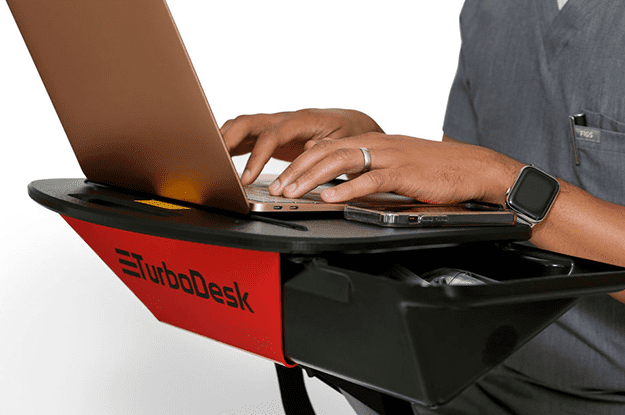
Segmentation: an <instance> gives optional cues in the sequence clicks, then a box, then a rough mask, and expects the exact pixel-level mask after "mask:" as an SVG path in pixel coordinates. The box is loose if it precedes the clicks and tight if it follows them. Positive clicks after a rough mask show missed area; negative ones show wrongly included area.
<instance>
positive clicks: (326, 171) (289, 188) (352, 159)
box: [283, 148, 364, 198]
mask: <svg viewBox="0 0 625 415" xmlns="http://www.w3.org/2000/svg"><path fill="white" fill-rule="evenodd" d="M361 158H362V152H361V151H360V149H357V148H338V149H337V150H334V151H332V152H330V153H329V154H328V155H327V156H325V157H323V158H321V159H319V161H318V162H317V163H316V164H315V165H314V166H312V168H308V169H304V170H303V171H302V173H301V174H299V175H298V176H297V177H296V178H295V179H294V180H293V179H291V180H292V181H291V183H290V184H288V185H286V186H285V187H284V190H283V194H284V195H285V196H287V197H293V198H296V197H300V196H302V195H304V194H305V193H307V192H309V191H311V190H312V189H314V188H315V187H317V186H318V185H320V184H323V183H327V182H329V181H330V180H332V179H335V178H336V177H338V176H340V175H341V174H344V173H355V172H360V171H362V168H363V163H364V161H363V160H361Z"/></svg>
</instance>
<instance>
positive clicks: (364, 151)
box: [360, 147, 371, 174]
mask: <svg viewBox="0 0 625 415" xmlns="http://www.w3.org/2000/svg"><path fill="white" fill-rule="evenodd" d="M360 151H362V155H363V156H365V167H364V168H363V169H362V171H361V172H360V174H363V173H366V172H368V171H369V170H370V169H371V153H370V152H369V149H367V148H364V147H360Z"/></svg>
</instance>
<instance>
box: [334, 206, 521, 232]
mask: <svg viewBox="0 0 625 415" xmlns="http://www.w3.org/2000/svg"><path fill="white" fill-rule="evenodd" d="M343 214H344V216H345V219H348V220H354V221H358V222H365V223H372V224H374V225H379V226H389V227H407V228H408V227H415V228H419V227H427V228H432V227H444V226H492V225H514V224H515V222H516V214H515V213H514V212H512V211H511V210H508V209H505V208H504V207H503V206H501V205H494V204H490V203H488V204H487V203H481V202H465V203H460V204H454V205H429V204H416V205H410V206H408V205H403V206H393V207H384V208H371V207H360V206H353V205H348V206H346V207H345V209H344V210H343Z"/></svg>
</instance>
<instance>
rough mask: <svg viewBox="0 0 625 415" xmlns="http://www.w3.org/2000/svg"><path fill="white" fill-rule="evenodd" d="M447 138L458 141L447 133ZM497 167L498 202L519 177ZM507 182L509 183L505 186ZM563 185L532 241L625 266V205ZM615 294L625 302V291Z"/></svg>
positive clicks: (561, 183)
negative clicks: (505, 189)
mask: <svg viewBox="0 0 625 415" xmlns="http://www.w3.org/2000/svg"><path fill="white" fill-rule="evenodd" d="M443 141H445V142H456V141H455V140H453V139H451V138H449V137H447V136H444V138H443ZM504 157H505V156H504ZM508 160H509V161H510V164H511V165H513V166H514V170H517V169H519V165H520V163H518V162H516V161H514V160H512V159H508ZM494 169H495V171H496V174H495V175H496V176H500V177H502V180H501V181H499V182H496V183H495V182H494V183H493V186H494V187H495V188H494V192H493V193H495V194H499V195H500V196H499V201H498V203H503V202H504V200H505V198H504V195H503V194H502V189H503V188H504V187H506V188H509V187H511V186H512V184H513V183H514V179H516V176H514V175H511V174H510V172H511V171H510V169H502V166H501V165H499V166H494ZM517 171H518V170H517ZM505 182H508V184H507V185H504V186H502V183H505ZM560 186H561V189H560V194H559V195H558V198H557V199H556V201H555V203H554V204H553V207H552V208H551V211H550V212H549V214H548V215H547V217H546V218H545V220H544V221H543V222H542V223H540V224H539V225H537V226H535V227H534V228H533V230H532V237H531V239H530V242H532V243H533V244H534V245H536V246H538V247H540V248H543V249H546V250H549V251H553V252H559V253H562V254H566V255H572V256H577V257H581V258H587V259H592V260H595V261H600V262H605V263H610V264H613V265H619V266H623V267H625V207H623V206H620V205H616V204H613V203H609V202H606V201H605V200H601V199H598V198H596V197H594V196H592V195H591V194H589V193H587V192H585V191H583V190H582V189H580V188H578V187H575V186H573V185H571V184H569V183H566V182H564V181H562V180H560ZM504 192H505V191H504ZM612 296H613V297H614V298H616V299H618V300H619V301H621V302H624V303H625V291H623V292H620V293H616V294H613V295H612Z"/></svg>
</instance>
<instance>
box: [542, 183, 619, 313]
mask: <svg viewBox="0 0 625 415" xmlns="http://www.w3.org/2000/svg"><path fill="white" fill-rule="evenodd" d="M560 185H561V190H560V195H559V196H558V198H557V199H556V202H555V203H554V205H553V207H552V209H551V211H550V212H549V215H547V218H545V220H544V221H543V222H542V223H541V224H540V225H537V226H536V227H534V229H533V232H532V238H531V240H530V241H531V242H532V243H534V244H535V245H536V246H538V247H540V248H543V249H547V250H550V251H554V252H560V253H563V254H567V255H573V256H577V257H581V258H588V259H592V260H595V261H600V262H605V263H609V264H614V265H619V266H625V208H624V207H623V206H620V205H616V204H613V203H609V202H606V201H604V200H601V199H597V198H596V197H594V196H592V195H590V194H589V193H587V192H585V191H583V190H581V189H579V188H577V187H575V186H573V185H571V184H569V183H566V182H563V181H560ZM612 296H613V297H614V298H616V299H618V300H619V301H621V302H623V303H625V291H621V292H620V293H616V294H612Z"/></svg>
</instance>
